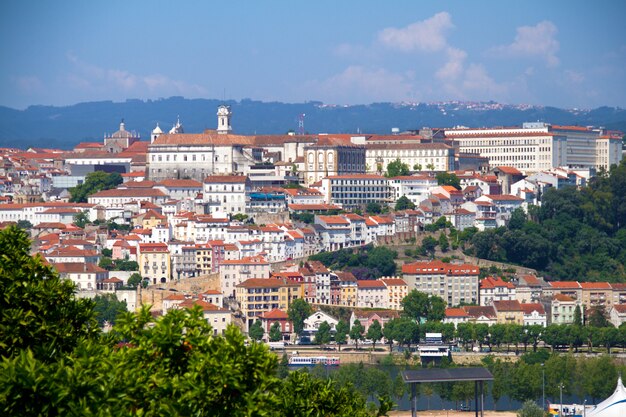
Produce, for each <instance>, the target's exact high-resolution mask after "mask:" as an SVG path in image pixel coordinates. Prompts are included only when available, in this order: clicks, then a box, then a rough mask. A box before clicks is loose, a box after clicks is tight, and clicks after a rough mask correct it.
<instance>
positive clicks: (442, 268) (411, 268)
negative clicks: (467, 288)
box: [402, 261, 480, 275]
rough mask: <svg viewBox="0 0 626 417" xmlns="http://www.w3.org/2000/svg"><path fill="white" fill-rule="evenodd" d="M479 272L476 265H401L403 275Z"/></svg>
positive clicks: (422, 263)
mask: <svg viewBox="0 0 626 417" xmlns="http://www.w3.org/2000/svg"><path fill="white" fill-rule="evenodd" d="M479 272H480V271H479V268H478V267H477V266H476V265H470V264H463V265H455V264H447V263H444V262H441V261H431V262H414V263H410V264H404V265H402V273H403V274H423V275H431V274H447V275H478V274H479Z"/></svg>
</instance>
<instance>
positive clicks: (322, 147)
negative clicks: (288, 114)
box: [304, 139, 365, 186]
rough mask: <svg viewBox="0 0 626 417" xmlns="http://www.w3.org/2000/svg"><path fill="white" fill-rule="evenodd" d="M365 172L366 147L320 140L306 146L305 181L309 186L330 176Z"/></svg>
mask: <svg viewBox="0 0 626 417" xmlns="http://www.w3.org/2000/svg"><path fill="white" fill-rule="evenodd" d="M363 173H365V147H364V146H360V145H351V144H350V145H349V144H338V143H337V142H335V141H332V140H322V139H320V141H318V143H316V144H312V145H308V146H305V148H304V182H305V184H306V185H307V186H310V185H311V184H313V183H316V182H318V181H320V180H322V178H325V177H328V176H342V175H347V174H363Z"/></svg>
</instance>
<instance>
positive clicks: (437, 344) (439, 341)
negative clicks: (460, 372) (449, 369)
mask: <svg viewBox="0 0 626 417" xmlns="http://www.w3.org/2000/svg"><path fill="white" fill-rule="evenodd" d="M418 352H419V355H420V360H421V361H422V365H427V364H428V363H430V362H435V363H440V362H441V358H444V357H446V358H450V345H448V344H447V343H444V342H443V337H442V334H441V333H426V337H425V339H424V340H423V341H422V342H420V344H419V348H418Z"/></svg>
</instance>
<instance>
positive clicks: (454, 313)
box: [443, 307, 469, 328]
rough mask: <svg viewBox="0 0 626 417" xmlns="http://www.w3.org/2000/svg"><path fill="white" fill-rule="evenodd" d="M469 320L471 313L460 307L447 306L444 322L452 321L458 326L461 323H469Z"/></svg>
mask: <svg viewBox="0 0 626 417" xmlns="http://www.w3.org/2000/svg"><path fill="white" fill-rule="evenodd" d="M468 320H469V315H468V314H467V311H465V310H464V309H463V308H460V307H451V308H446V315H445V317H444V318H443V322H444V323H452V324H454V328H456V327H457V326H458V325H459V323H467V321H468Z"/></svg>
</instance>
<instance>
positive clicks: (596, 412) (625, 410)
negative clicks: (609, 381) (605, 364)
mask: <svg viewBox="0 0 626 417" xmlns="http://www.w3.org/2000/svg"><path fill="white" fill-rule="evenodd" d="M624 416H626V388H624V384H623V383H622V377H621V376H620V377H619V378H618V379H617V388H615V392H613V395H611V396H610V397H609V398H607V399H606V400H604V401H602V402H601V403H600V404H598V405H596V406H595V408H593V409H592V410H591V411H587V417H624Z"/></svg>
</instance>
